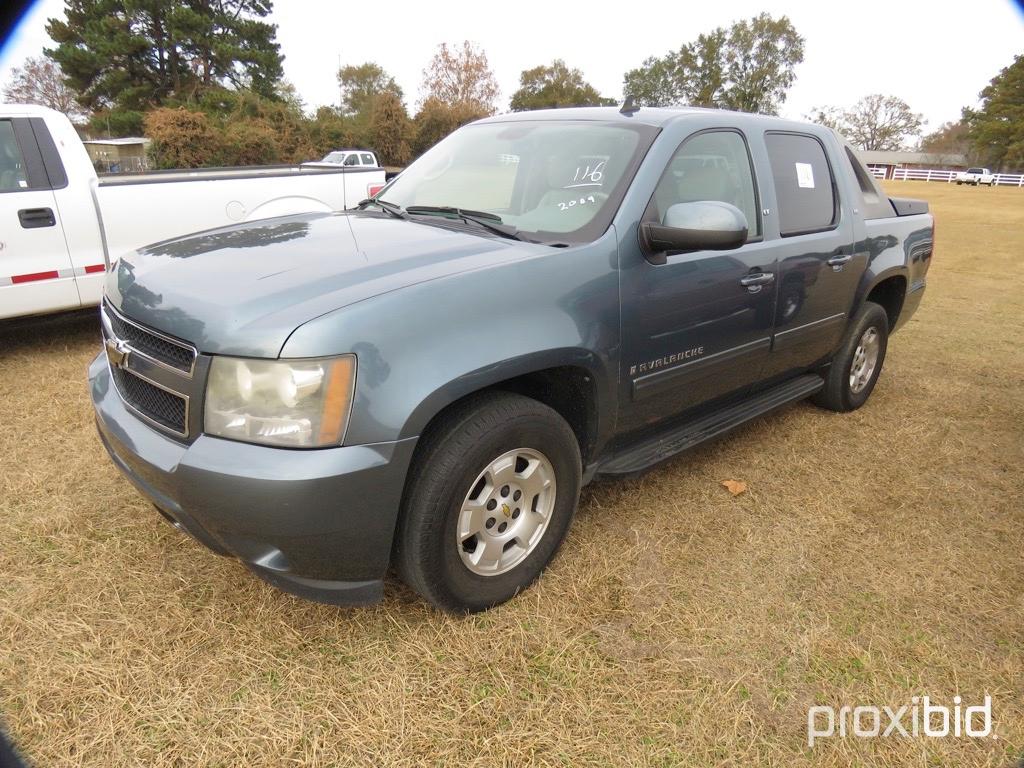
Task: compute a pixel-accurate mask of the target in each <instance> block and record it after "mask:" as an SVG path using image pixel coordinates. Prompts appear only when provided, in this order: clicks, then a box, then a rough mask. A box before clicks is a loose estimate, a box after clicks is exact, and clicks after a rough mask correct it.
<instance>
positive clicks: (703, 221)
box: [640, 200, 747, 264]
mask: <svg viewBox="0 0 1024 768" xmlns="http://www.w3.org/2000/svg"><path fill="white" fill-rule="evenodd" d="M746 241H747V217H746V216H744V215H743V212H742V211H741V210H740V209H739V208H737V207H736V206H735V205H730V204H729V203H723V202H719V201H718V200H701V201H699V202H695V203H676V204H675V205H672V206H669V209H668V210H667V211H665V219H664V223H662V224H658V223H657V222H653V221H645V222H643V223H641V224H640V243H641V245H642V246H643V248H644V251H645V252H646V253H647V255H648V258H649V259H650V260H651V261H652V263H656V264H664V263H665V254H666V252H668V251H728V250H732V249H733V248H739V247H740V246H741V245H743V243H745V242H746Z"/></svg>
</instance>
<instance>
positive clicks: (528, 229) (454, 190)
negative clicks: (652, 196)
mask: <svg viewBox="0 0 1024 768" xmlns="http://www.w3.org/2000/svg"><path fill="white" fill-rule="evenodd" d="M656 133H657V129H655V128H653V127H651V126H645V125H620V124H611V123H598V122H584V121H569V120H564V121H563V120H558V121H555V120H538V121H514V122H512V121H510V122H503V123H482V124H477V125H469V126H466V127H465V128H462V129H460V130H458V131H456V132H455V133H453V134H451V135H450V136H448V137H447V138H446V139H444V140H443V141H441V142H440V143H439V144H437V145H436V146H434V147H433V148H432V149H430V150H429V151H428V152H427V153H426V154H424V155H423V156H422V157H421V158H420V159H419V160H417V161H416V162H415V163H413V164H412V165H410V166H409V167H408V168H407V169H406V170H405V171H404V172H403V173H402V175H401V176H399V177H398V178H396V179H395V180H394V181H393V182H392V183H391V184H389V185H388V186H387V187H385V188H384V189H383V190H382V191H381V192H380V194H379V197H380V199H381V200H384V201H386V202H388V203H393V204H396V205H400V206H402V207H403V208H408V207H409V206H450V207H453V208H465V209H473V210H476V211H485V212H487V213H492V214H495V215H496V216H499V217H501V220H502V222H503V223H504V224H508V225H511V226H513V227H516V228H517V229H518V230H519V231H520V232H521V233H524V234H527V235H528V236H531V238H536V239H538V240H556V241H570V242H586V241H589V240H593V239H596V238H597V237H600V236H601V234H602V233H603V232H604V231H605V230H606V229H607V228H608V225H609V223H610V222H611V219H612V216H614V214H615V211H616V210H617V209H618V206H619V203H620V202H621V201H622V197H623V195H624V194H625V189H626V187H627V186H628V184H629V182H630V180H631V179H632V177H633V173H634V172H635V171H636V168H637V166H638V165H639V164H640V160H641V159H642V158H643V155H644V153H645V152H646V151H647V148H648V147H649V146H650V144H651V141H652V140H653V139H654V136H655V135H656Z"/></svg>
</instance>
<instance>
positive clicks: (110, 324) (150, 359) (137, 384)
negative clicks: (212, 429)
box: [100, 300, 205, 438]
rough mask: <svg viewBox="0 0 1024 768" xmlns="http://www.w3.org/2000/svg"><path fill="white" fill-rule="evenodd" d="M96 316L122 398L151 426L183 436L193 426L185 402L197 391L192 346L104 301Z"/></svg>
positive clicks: (112, 374) (116, 387)
mask: <svg viewBox="0 0 1024 768" xmlns="http://www.w3.org/2000/svg"><path fill="white" fill-rule="evenodd" d="M100 319H101V321H102V327H103V340H104V348H105V350H106V355H107V367H108V368H109V370H110V377H111V380H112V381H113V384H114V389H115V390H116V391H117V394H118V395H119V396H120V397H121V400H122V401H124V403H125V405H126V406H127V407H128V408H129V409H130V410H131V411H133V412H134V413H135V414H136V415H137V416H139V417H140V418H141V419H143V420H144V421H146V422H148V423H149V424H151V425H152V426H155V427H158V428H160V429H162V430H164V431H166V432H171V433H173V434H174V435H175V436H176V437H181V438H188V437H189V433H190V432H191V431H192V428H193V427H194V426H195V425H193V424H190V416H189V402H190V400H191V398H192V397H193V396H196V397H198V396H199V395H200V394H201V389H202V382H200V381H198V380H195V379H193V374H194V373H195V370H196V361H197V359H198V352H197V351H196V349H195V348H194V347H192V346H191V345H189V344H188V343H187V342H183V341H178V340H176V339H173V338H171V337H169V336H165V335H164V334H162V333H160V332H159V331H154V330H152V329H149V328H146V327H144V326H141V325H139V324H138V323H136V322H135V321H133V320H129V319H128V318H127V317H125V316H124V315H122V314H120V313H119V312H118V311H117V310H115V309H114V308H113V307H111V306H110V305H109V304H108V303H107V302H106V301H105V300H104V302H103V305H102V306H101V307H100ZM204 370H205V369H204Z"/></svg>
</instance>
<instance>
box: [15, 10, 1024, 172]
mask: <svg viewBox="0 0 1024 768" xmlns="http://www.w3.org/2000/svg"><path fill="white" fill-rule="evenodd" d="M271 10H272V0H131V2H129V1H128V0H66V5H65V18H63V19H50V20H49V21H48V23H47V32H48V33H49V35H50V37H51V38H52V40H53V41H54V44H55V45H54V47H52V48H48V49H46V50H45V51H44V52H43V56H42V57H39V58H33V59H29V60H27V61H26V62H25V64H24V65H23V66H22V67H21V68H19V69H17V70H15V71H14V73H13V76H12V78H11V80H10V82H9V83H8V84H7V85H6V86H5V87H4V88H3V97H4V99H5V100H8V101H23V102H31V103H41V104H44V105H46V106H50V107H52V108H54V109H58V110H60V111H62V112H64V113H65V114H67V115H68V116H69V117H71V118H72V120H73V121H74V122H76V123H77V124H79V125H84V126H85V127H86V129H87V131H88V132H89V133H90V134H91V135H105V136H127V135H139V134H143V135H145V136H148V137H149V138H150V139H152V143H151V146H150V152H151V155H152V157H151V159H152V162H153V164H154V165H155V166H156V167H199V166H209V165H245V164H263V163H275V162H296V161H302V160H310V159H315V158H317V157H319V156H322V155H323V154H326V152H328V151H330V150H332V149H336V148H339V147H347V146H362V147H372V148H373V149H375V150H376V151H377V153H378V155H379V156H380V157H381V159H382V162H384V163H385V164H388V165H404V164H405V163H407V162H409V160H410V159H411V158H413V157H415V156H417V155H418V154H420V153H421V152H423V151H424V150H425V149H427V148H428V147H430V146H431V145H433V144H434V143H435V142H436V141H438V140H439V139H441V138H443V137H444V136H445V135H447V134H448V133H450V132H451V131H453V130H455V129H456V128H458V127H459V126H461V125H463V124H465V123H467V122H470V121H472V120H475V119H478V118H480V117H484V116H487V115H491V114H494V113H495V112H496V111H497V109H498V97H499V95H500V94H499V88H498V84H497V80H496V79H495V76H494V73H493V71H492V70H491V68H490V66H489V63H488V60H487V55H486V53H485V52H484V51H483V50H481V49H480V48H479V47H477V46H475V45H473V44H472V43H470V42H468V41H467V42H463V43H460V44H456V45H449V44H447V43H442V44H441V45H439V46H438V48H437V49H436V51H435V53H434V55H433V57H432V58H431V60H430V61H429V62H428V64H427V66H426V67H425V68H424V70H423V79H422V83H421V86H420V93H419V100H418V101H417V103H416V109H415V111H414V112H412V113H410V112H409V111H408V109H407V107H406V101H405V94H404V93H403V92H402V89H401V87H399V85H398V84H397V82H396V81H395V79H394V78H393V77H392V76H391V75H390V74H389V73H388V72H386V71H385V70H384V69H383V68H382V67H381V66H380V65H378V64H377V63H375V62H363V63H360V64H352V65H346V66H344V67H341V68H340V69H339V70H338V72H337V73H336V74H337V79H338V84H339V90H340V99H339V103H338V104H337V105H332V106H323V107H319V108H318V109H316V111H315V112H314V113H313V114H307V112H306V110H305V105H304V104H303V103H302V101H301V99H300V98H299V97H298V94H297V92H296V89H295V88H294V86H293V85H291V84H290V83H289V82H288V81H287V80H285V79H284V76H283V72H284V70H283V57H282V55H281V52H280V46H279V44H278V43H277V40H276V33H277V30H276V26H275V25H273V24H271V23H270V22H268V21H267V20H266V19H267V17H268V16H269V14H270V12H271ZM804 42H805V41H804V38H803V37H802V36H800V34H799V33H798V32H797V30H796V29H795V28H794V27H793V24H792V23H791V22H790V20H789V19H788V18H787V17H786V16H782V17H780V18H774V17H772V16H770V15H769V14H766V13H762V14H760V15H758V16H756V17H754V18H751V19H746V20H741V21H737V22H735V23H733V24H732V25H730V26H729V27H718V28H716V29H713V30H711V31H709V32H705V33H702V34H699V35H698V36H697V37H696V38H695V39H693V40H691V41H689V42H686V43H684V44H683V45H682V46H681V47H680V48H679V49H677V50H673V51H668V52H667V53H665V54H664V55H662V56H651V57H649V58H647V59H646V60H645V61H644V62H643V64H642V65H641V66H640V67H638V68H636V69H632V70H629V71H627V72H626V73H625V74H624V75H623V93H624V96H625V97H626V98H631V99H633V101H634V102H635V103H637V104H640V105H644V106H676V105H684V104H686V105H693V106H705V107H715V108H722V109H733V110H739V111H744V112H759V113H766V114H777V113H778V112H779V110H780V109H781V107H782V105H783V104H784V103H785V100H786V96H787V93H788V91H789V89H790V88H791V87H792V85H793V83H794V81H795V79H796V67H797V66H798V65H799V64H800V63H801V62H802V61H803V56H804ZM1022 93H1024V57H1021V56H1018V57H1017V58H1016V59H1015V61H1014V63H1013V64H1011V65H1010V66H1009V67H1007V68H1006V69H1004V70H1003V71H1002V72H1001V73H1000V74H999V75H998V76H997V77H996V78H994V79H993V80H992V83H991V84H990V85H989V86H988V87H987V88H986V89H985V90H984V91H982V93H981V98H982V105H981V107H980V108H979V109H977V110H969V109H965V110H964V113H963V119H962V120H961V121H959V122H957V123H952V124H947V125H944V126H942V127H940V128H939V129H938V130H937V131H935V132H934V133H932V134H929V135H928V136H926V137H925V138H924V139H923V140H921V142H920V147H921V148H923V149H925V150H926V151H933V152H936V153H939V152H942V153H948V152H958V153H964V154H968V155H969V156H970V157H971V158H972V160H976V161H978V162H980V163H983V164H987V165H989V166H990V167H996V168H1006V167H1008V166H1024V114H1021V111H1020V108H1019V104H1020V103H1021V101H1022ZM615 103H617V102H616V101H615V100H614V99H611V98H608V97H606V96H603V95H602V94H601V93H600V92H599V91H598V90H597V89H596V88H594V86H593V85H591V84H590V83H589V82H587V80H586V79H585V77H584V75H583V73H582V72H581V71H580V70H579V69H575V68H572V67H570V66H569V65H568V64H567V63H566V62H565V61H563V60H561V59H555V60H554V61H552V62H551V63H549V64H541V65H538V66H536V67H533V68H531V69H527V70H524V71H523V72H522V73H521V75H520V82H519V88H518V89H517V90H516V91H515V92H514V93H513V94H512V96H511V99H510V102H509V106H510V109H512V110H513V111H519V110H528V109H545V108H552V107H566V106H601V105H612V104H615ZM806 117H807V118H808V119H811V120H813V121H815V122H819V123H823V124H826V125H829V126H831V127H833V128H835V129H836V130H838V131H839V132H840V133H842V134H843V135H844V136H846V137H847V138H848V139H850V140H851V142H852V143H854V144H855V145H857V146H859V147H860V148H862V149H900V148H910V147H911V146H913V144H912V143H913V142H914V141H915V140H916V139H917V137H918V136H919V134H920V131H921V128H922V125H923V119H922V116H921V115H919V114H917V113H915V112H913V110H912V109H911V108H910V106H909V105H908V104H906V102H904V101H902V100H901V99H899V98H897V97H895V96H886V95H882V94H872V95H869V96H865V97H864V98H863V99H861V100H860V101H859V102H857V103H856V104H854V105H852V106H850V107H846V108H841V107H838V106H825V107H820V108H815V109H814V110H812V113H811V114H809V115H807V116H806Z"/></svg>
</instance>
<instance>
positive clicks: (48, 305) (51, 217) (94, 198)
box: [0, 104, 385, 319]
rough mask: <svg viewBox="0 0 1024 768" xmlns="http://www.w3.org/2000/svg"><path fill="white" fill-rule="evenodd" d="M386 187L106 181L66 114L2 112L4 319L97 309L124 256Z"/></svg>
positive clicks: (339, 204)
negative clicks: (111, 270) (110, 272)
mask: <svg viewBox="0 0 1024 768" xmlns="http://www.w3.org/2000/svg"><path fill="white" fill-rule="evenodd" d="M384 177H385V174H384V170H383V169H382V168H362V167H356V168H347V167H341V168H304V167H301V166H262V167H252V168H211V169H202V170H176V171H155V172H152V173H145V174H136V175H124V176H110V177H104V178H98V177H97V176H96V173H95V171H94V170H93V167H92V164H91V162H90V161H89V157H88V154H87V153H86V151H85V148H84V147H83V146H82V143H81V141H79V139H78V135H77V133H76V132H75V130H74V128H73V127H72V126H71V123H70V122H69V121H68V120H67V118H66V117H65V116H64V115H62V114H60V113H58V112H54V111H53V110H49V109H45V108H43V107H36V106H20V105H6V104H5V105H0V319H2V318H9V317H17V316H20V315H33V314H43V313H48V312H58V311H62V310H67V309H74V308H77V307H86V306H91V305H95V304H97V303H98V302H99V300H100V295H101V293H102V287H103V280H104V276H105V270H106V267H107V265H109V264H110V263H111V261H113V260H116V259H117V257H118V256H119V255H120V254H122V253H125V252H127V251H131V250H134V249H137V248H139V247H141V246H143V245H147V244H149V243H154V242H159V241H161V240H167V239H170V238H174V237H180V236H183V235H187V234H190V233H193V232H199V231H202V230H206V229H212V228H215V227H220V226H225V225H229V224H233V223H237V222H242V221H252V220H254V219H264V218H270V217H273V216H286V215H290V214H295V213H305V212H317V211H322V212H330V211H337V210H344V209H345V208H351V207H353V206H354V205H356V204H357V203H358V202H359V201H360V200H362V199H364V198H366V197H369V196H370V195H372V194H373V193H374V192H376V191H377V190H378V189H379V188H380V187H382V186H383V185H384Z"/></svg>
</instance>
